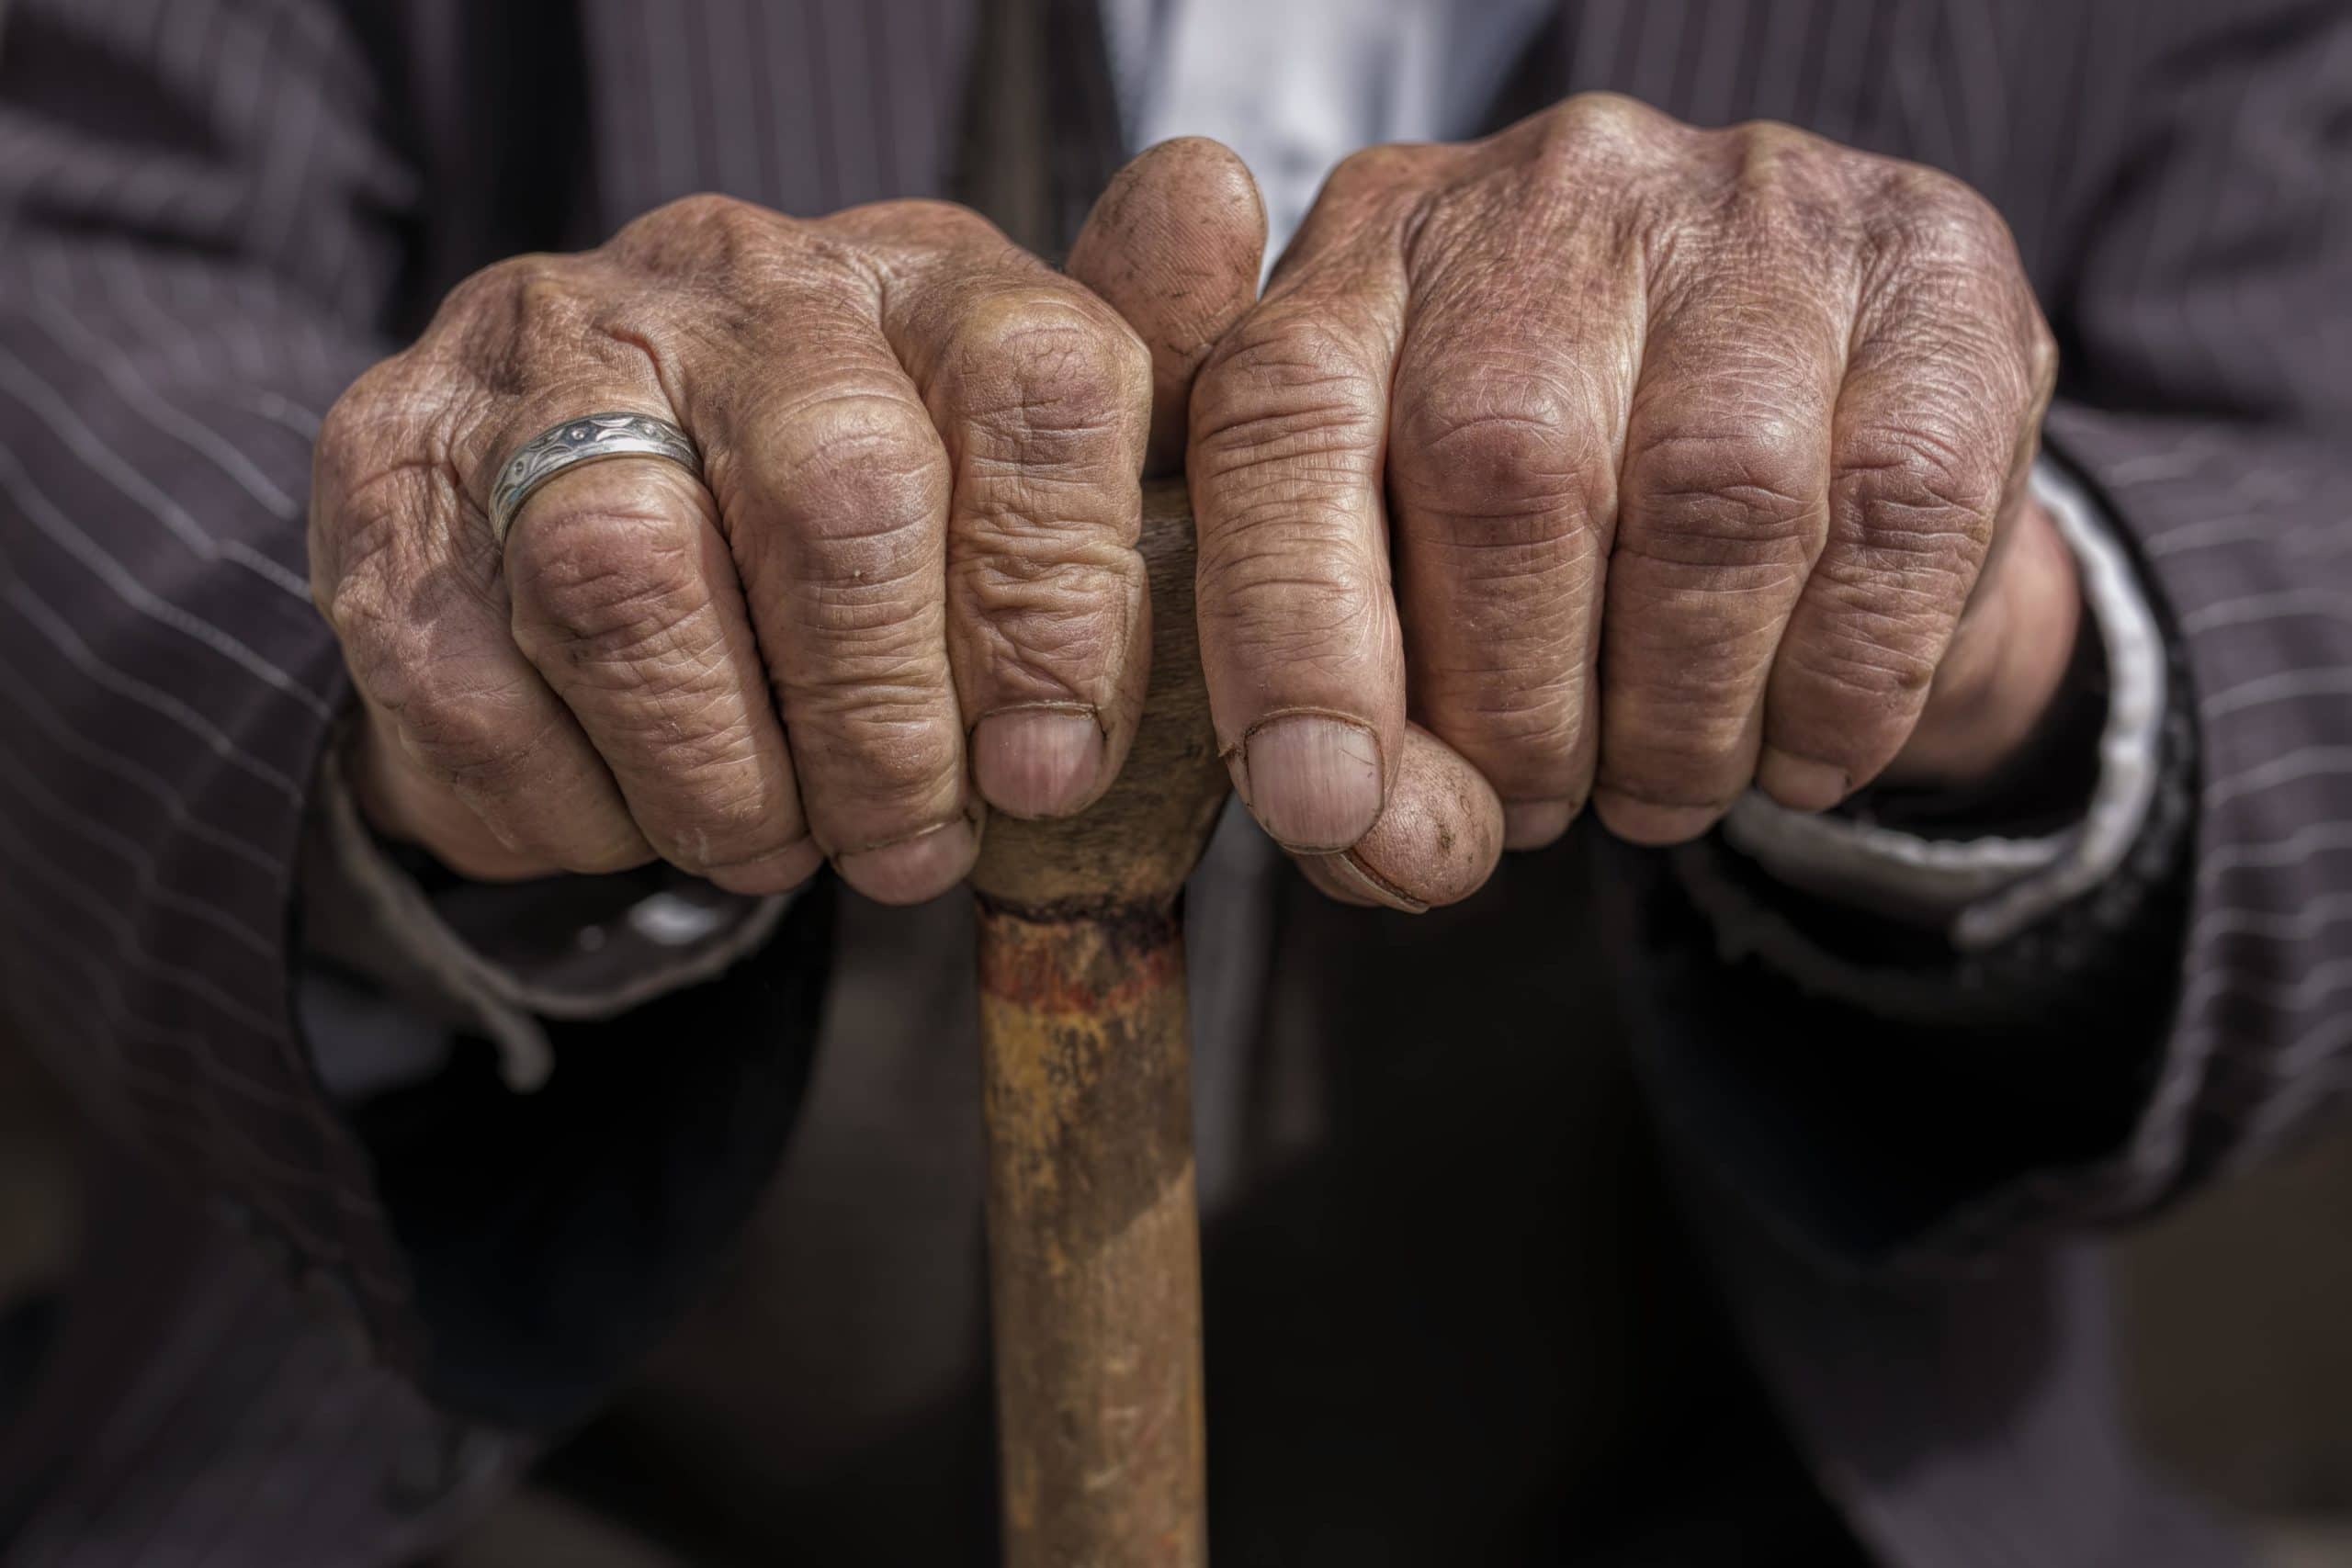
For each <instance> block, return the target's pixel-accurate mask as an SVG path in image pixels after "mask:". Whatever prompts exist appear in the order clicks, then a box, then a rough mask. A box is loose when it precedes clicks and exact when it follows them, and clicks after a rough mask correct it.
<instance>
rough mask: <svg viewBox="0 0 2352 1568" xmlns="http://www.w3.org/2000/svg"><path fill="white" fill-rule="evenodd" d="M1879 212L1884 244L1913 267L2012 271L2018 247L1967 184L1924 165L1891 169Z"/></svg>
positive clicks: (2001, 221) (1994, 212)
mask: <svg viewBox="0 0 2352 1568" xmlns="http://www.w3.org/2000/svg"><path fill="white" fill-rule="evenodd" d="M1880 197H1881V199H1880V201H1879V203H1878V204H1877V207H1876V209H1875V210H1876V211H1877V212H1878V213H1879V214H1880V222H1881V224H1882V225H1883V230H1884V236H1883V238H1884V239H1885V240H1886V241H1887V242H1889V243H1891V246H1892V248H1893V249H1894V250H1895V251H1896V252H1897V253H1898V254H1901V255H1902V256H1904V257H1905V258H1906V259H1908V260H1910V261H1911V262H1913V263H1914V264H1938V263H1940V264H1945V265H1959V266H1962V267H1966V268H1970V269H1972V270H1973V269H1976V268H1981V267H1984V266H1986V265H2003V264H2007V265H2014V258H2015V256H2016V246H2015V243H2014V242H2013V241H2012V240H2011V239H2010V236H2009V226H2008V223H2007V220H2004V219H2003V218H2002V217H2001V214H2000V212H1999V210H1998V209H1996V208H1995V207H1994V206H1993V204H1992V203H1991V202H1990V201H1987V200H1986V199H1985V197H1984V196H1983V195H1982V194H1980V193H1979V192H1978V191H1977V189H1976V188H1975V187H1974V186H1972V185H1970V184H1969V183H1968V182H1967V181H1965V180H1962V179H1961V178H1959V177H1958V176H1957V175H1948V174H1946V173H1944V172H1943V171H1942V170H1940V169H1931V168H1929V167H1928V166H1927V165H1925V164H1910V163H1901V162H1896V163H1893V164H1891V165H1890V167H1889V168H1888V170H1887V171H1886V175H1885V178H1884V180H1883V184H1882V186H1881V189H1880Z"/></svg>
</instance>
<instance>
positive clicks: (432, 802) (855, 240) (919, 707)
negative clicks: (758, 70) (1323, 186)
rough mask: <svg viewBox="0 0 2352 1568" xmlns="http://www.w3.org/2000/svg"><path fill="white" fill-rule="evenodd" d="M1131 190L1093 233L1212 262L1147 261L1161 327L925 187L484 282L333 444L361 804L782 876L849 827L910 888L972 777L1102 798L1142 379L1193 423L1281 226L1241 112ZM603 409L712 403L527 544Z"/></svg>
mask: <svg viewBox="0 0 2352 1568" xmlns="http://www.w3.org/2000/svg"><path fill="white" fill-rule="evenodd" d="M1121 191H1122V193H1123V194H1122V200H1121V201H1120V202H1119V203H1117V204H1116V206H1115V209H1109V208H1110V204H1107V203H1106V211H1105V213H1104V214H1103V216H1102V217H1101V218H1100V219H1099V220H1098V221H1097V224H1096V227H1095V229H1094V231H1091V234H1090V238H1089V250H1090V252H1091V254H1096V255H1098V256H1101V257H1103V258H1105V259H1106V264H1107V262H1108V261H1109V260H1110V259H1112V258H1119V257H1124V256H1126V255H1128V254H1134V253H1136V252H1138V251H1139V250H1144V249H1148V250H1149V251H1150V252H1151V253H1152V254H1155V255H1156V256H1159V257H1160V258H1161V261H1160V264H1159V267H1160V270H1159V271H1157V272H1155V273H1154V274H1153V276H1154V277H1155V278H1156V279H1159V280H1163V281H1164V280H1166V279H1169V278H1170V277H1174V278H1176V279H1178V280H1179V281H1180V282H1181V281H1182V280H1183V279H1184V278H1186V277H1187V276H1189V277H1190V282H1191V285H1192V286H1191V287H1189V288H1182V289H1175V288H1159V287H1156V286H1155V288H1151V289H1148V290H1142V291H1140V295H1138V291H1137V290H1136V288H1134V287H1133V280H1132V278H1128V277H1127V276H1126V271H1127V270H1131V269H1125V270H1122V271H1121V272H1120V273H1119V274H1118V276H1119V277H1120V278H1122V279H1125V281H1126V282H1127V283H1128V285H1129V287H1128V289H1127V292H1128V295H1129V296H1130V298H1140V303H1139V304H1138V305H1137V307H1136V310H1135V313H1136V316H1137V321H1138V325H1139V326H1141V327H1142V328H1144V329H1145V331H1146V333H1147V335H1149V336H1150V337H1151V338H1152V339H1153V341H1154V344H1155V348H1154V349H1152V350H1147V348H1146V346H1145V344H1144V342H1143V340H1142V338H1140V337H1139V336H1138V333H1137V331H1136V328H1131V327H1130V326H1129V324H1128V323H1127V321H1125V320H1123V319H1122V318H1121V316H1120V314H1119V312H1118V311H1117V310H1114V309H1113V308H1112V307H1111V306H1109V305H1108V304H1106V303H1105V302H1104V301H1103V299H1101V298H1100V297H1098V295H1096V294H1095V293H1094V292H1092V291H1091V290H1090V289H1089V288H1085V287H1083V286H1081V284H1080V283H1079V282H1077V281H1074V280H1073V279H1072V278H1069V277H1066V276H1061V275H1059V274H1057V273H1056V272H1054V271H1053V270H1051V269H1050V268H1048V267H1046V265H1043V264H1041V263H1040V262H1038V261H1036V260H1035V259H1033V258H1032V257H1030V256H1028V255H1026V254H1023V253H1022V252H1020V251H1019V250H1017V249H1016V248H1015V247H1013V246H1012V244H1011V243H1008V242H1007V241H1006V240H1005V238H1004V237H1003V236H1002V235H1001V234H1000V233H999V232H998V231H996V230H995V229H993V228H992V227H990V226H989V224H988V223H987V222H985V221H983V220H981V219H979V218H978V217H976V216H975V215H973V214H971V213H970V212H967V211H965V210H963V209H958V208H954V207H950V206H946V205H943V204H938V203H928V202H892V203H885V204H881V205H877V206H872V207H865V208H860V209H854V210H852V211H847V212H843V213H841V214H839V215H837V216H835V217H832V218H829V219H825V220H820V221H815V222H803V221H797V220H792V219H789V218H786V217H783V216H781V215H779V214H777V213H774V212H770V211H766V210H763V209H757V208H754V207H751V206H747V205H745V204H743V203H741V202H735V201H729V200H726V199H722V198H718V197H697V198H693V199H689V200H686V201H682V202H679V203H677V204H675V205H673V206H671V207H666V208H663V209H661V210H659V211H656V212H653V213H651V214H650V215H649V216H647V217H645V218H643V219H640V220H638V221H637V222H635V223H632V224H631V225H629V226H628V228H627V229H625V230H624V231H621V233H620V234H619V235H618V236H616V238H615V239H614V240H613V241H612V242H611V243H609V244H606V245H605V246H604V247H603V248H602V249H600V250H597V251H594V252H592V253H589V254H583V255H570V256H552V255H550V256H531V257H525V258H521V259H518V260H515V261H511V262H506V263H503V264H502V265H497V266H493V267H492V268H490V269H489V270H488V271H486V272H484V273H481V274H480V275H478V276H475V277H474V278H472V279H470V280H469V281H468V282H467V283H465V284H464V285H462V286H460V287H459V288H458V289H457V290H456V291H455V292H454V293H453V294H452V295H451V296H450V298H449V299H448V300H447V302H446V303H445V304H444V306H443V307H442V309H441V310H440V312H439V314H438V316H437V317H436V318H435V321H434V322H433V323H432V326H431V328H430V329H429V330H428V331H427V332H426V333H424V337H423V338H422V340H421V341H419V342H418V343H417V344H415V345H414V346H413V348H411V349H409V350H408V351H407V352H405V353H403V354H401V355H397V356H396V357H394V358H392V359H390V360H388V361H386V362H384V363H383V364H381V365H379V366H378V367H375V368H374V369H373V370H372V371H370V372H369V373H368V375H366V376H365V377H363V378H361V379H360V380H359V381H358V382H357V383H356V385H355V386H353V388H352V389H350V390H349V392H347V393H346V394H345V396H344V398H343V399H342V400H341V401H339V402H338V403H337V404H336V405H335V407H334V411H333V412H331V413H330V415H329V416H328V418H327V420H326V423H325V427H324V429H323V430H322V433H321V435H320V438H319V445H318V451H317V458H316V475H315V481H314V485H313V492H312V493H313V499H312V511H311V560H312V577H313V584H314V591H315V595H316V598H317V600H318V603H319V605H320V607H321V608H322V611H323V612H324V613H325V615H326V616H327V617H328V619H329V620H330V622H331V623H332V624H333V626H334V630H335V632H336V634H337V636H338V637H340V639H341V641H342V645H343V648H344V651H345V658H346V661H347V662H348V664H349V666H350V668H351V671H352V673H353V675H354V677H355V679H356V685H357V687H358V690H359V693H360V695H361V698H362V701H363V705H364V708H365V715H364V722H363V724H362V725H361V727H360V730H359V733H358V735H357V738H356V743H355V747H356V749H355V750H354V752H353V754H352V757H351V763H352V774H353V777H354V779H355V783H356V792H357V794H358V795H359V798H360V804H361V806H362V807H363V809H364V810H365V811H366V812H367V813H368V816H369V818H371V820H373V821H374V823H375V824H376V825H377V826H378V827H379V829H382V830H384V831H386V832H388V833H390V834H392V835H394V836H397V837H401V838H403V839H407V840H413V841H416V842H419V843H422V844H424V846H426V847H427V848H429V849H431V850H432V851H434V852H435V853H436V854H437V855H438V856H439V857H440V858H441V859H442V860H444V861H445V862H447V863H449V864H450V865H452V866H453V867H455V868H456V869H458V870H460V871H463V872H467V873H469V874H477V875H485V876H519V875H530V874H547V873H550V872H554V871H557V870H567V869H568V870H577V871H600V870H609V869H616V868H619V867H624V866H628V865H632V864H636V863H640V862H643V861H646V860H648V859H650V858H651V857H652V856H655V855H659V856H661V857H662V858H664V859H666V860H669V861H671V862H673V863H676V864H677V865H679V866H682V867H684V868H685V869H686V870H688V871H692V872H696V873H700V874H704V875H707V876H708V877H710V878H712V879H713V880H714V881H716V882H718V884H720V885H721V886H726V887H729V888H732V889H736V890H738V891H742V892H751V893H763V892H772V891H776V890H780V889H783V888H786V887H788V886H792V885H793V884H795V883H797V882H798V881H800V880H801V879H803V878H804V877H806V876H807V875H808V874H809V873H810V872H811V871H812V870H814V869H815V867H816V866H817V865H818V863H820V859H821V858H824V857H830V858H831V860H832V862H833V863H835V864H836V865H837V866H838V867H839V869H840V871H841V873H842V875H843V877H845V878H846V879H847V880H848V881H849V882H850V883H851V884H852V885H853V886H856V887H857V888H859V889H861V890H862V891H864V892H865V893H867V894H869V895H871V896H873V897H877V898H882V899H886V900H891V901H905V900H911V899H918V898H923V897H930V896H932V895H933V894H936V893H939V892H941V891H943V890H944V889H945V888H947V887H949V886H952V885H953V884H955V883H956V882H957V881H958V880H960V879H961V878H962V877H963V875H964V874H965V873H966V872H967V870H968V869H969V867H970V865H971V863H972V858H973V855H974V852H975V851H976V848H977V845H978V830H979V820H980V817H981V814H982V812H983V809H984V807H986V806H992V807H996V808H998V809H1000V810H1004V811H1008V812H1012V813H1017V814H1022V815H1055V814H1060V813H1066V812H1070V811H1074V810H1077V809H1080V808H1081V807H1084V806H1085V805H1086V804H1087V803H1088V802H1089V801H1091V799H1092V798H1093V797H1094V796H1095V795H1098V794H1099V793H1100V792H1101V791H1102V790H1103V788H1104V787H1105V786H1106V785H1107V784H1109V783H1110V781H1111V780H1112V778H1113V777H1114V774H1115V773H1116V772H1117V770H1118V767H1119V765H1120V762H1121V760H1122V758H1123V756H1124V754H1125V750H1126V747H1127V744H1128V741H1129V739H1130V738H1131V736H1132V735H1133V733H1134V729H1135V724H1136V709H1137V705H1138V703H1139V701H1140V695H1141V691H1142V681H1143V677H1144V675H1145V672H1146V671H1147V668H1148V647H1149V644H1148V638H1149V636H1150V628H1149V622H1148V599H1147V597H1146V594H1145V580H1144V570H1143V564H1142V561H1141V558H1139V557H1138V555H1137V554H1136V548H1135V545H1136V529H1137V525H1138V509H1139V506H1140V489H1139V478H1140V475H1141V473H1142V470H1143V468H1144V462H1145V457H1146V451H1147V444H1148V440H1149V437H1150V433H1151V429H1152V417H1153V394H1154V389H1155V385H1157V387H1158V389H1159V393H1160V397H1161V400H1162V403H1163V405H1165V406H1166V407H1168V408H1172V409H1173V410H1174V411H1175V412H1174V414H1173V415H1172V416H1170V415H1169V414H1167V413H1165V412H1164V413H1163V417H1162V423H1163V424H1164V425H1166V426H1167V428H1168V429H1169V430H1170V431H1171V432H1173V431H1177V430H1181V428H1182V407H1183V399H1184V395H1185V393H1186V390H1187V389H1188V388H1189V384H1190V379H1191V375H1192V371H1193V368H1194V367H1197V365H1198V363H1199V361H1200V359H1201V358H1202V357H1203V355H1204V354H1205V352H1206V350H1207V346H1208V344H1210V343H1211V342H1213V341H1214V340H1215V339H1216V336H1217V335H1218V334H1219V333H1221V332H1222V331H1223V330H1224V328H1225V327H1226V326H1227V325H1228V324H1229V323H1230V321H1231V320H1232V319H1233V316H1234V315H1235V314H1236V313H1237V312H1238V310H1240V309H1241V308H1242V307H1243V306H1245V305H1246V304H1247V303H1248V302H1249V301H1250V298H1251V297H1252V295H1253V294H1254V292H1255V284H1256V274H1257V267H1258V259H1259V254H1260V251H1261V248H1262V245H1263V239H1264V235H1263V228H1264V223H1263V218H1262V215H1261V212H1260V210H1259V209H1258V207H1257V197H1256V193H1255V190H1254V188H1253V187H1252V186H1250V182H1249V179H1248V176H1247V175H1246V174H1245V173H1243V172H1242V171H1241V170H1240V169H1239V167H1238V164H1236V163H1235V161H1234V160H1233V159H1232V156H1231V154H1230V153H1227V152H1224V150H1223V149H1221V148H1216V147H1215V146H1213V145H1212V144H1207V143H1200V142H1189V143H1181V144H1172V145H1171V146H1170V148H1167V149H1163V150H1161V151H1160V152H1158V153H1157V154H1154V155H1151V156H1149V157H1148V158H1147V160H1144V161H1139V164H1138V165H1136V167H1135V168H1133V169H1131V170H1130V171H1129V174H1128V175H1127V176H1126V177H1125V180H1124V181H1123V183H1122V186H1121ZM1196 230H1197V233H1196ZM1129 235H1133V236H1135V238H1134V240H1133V242H1132V243H1130V240H1129V239H1128V238H1127V236H1129ZM1188 267H1189V268H1190V269H1191V271H1190V273H1189V274H1188V273H1187V272H1186V269H1187V268H1188ZM611 411H617V412H634V413H643V414H650V415H653V416H656V417H658V418H660V419H663V420H666V421H669V422H672V423H675V424H677V425H679V426H681V427H683V428H684V430H685V431H686V432H687V434H689V435H690V436H691V437H692V439H693V441H694V444H695V447H696V448H697V449H698V451H699V456H700V459H701V466H702V478H701V479H699V480H697V479H696V478H695V476H694V475H693V474H692V473H691V472H689V471H688V470H686V469H684V468H680V467H677V466H674V465H673V464H670V463H667V462H663V461H659V460H650V459H635V460H616V461H606V462H599V463H595V464H593V465H582V466H579V467H575V468H568V469H566V470H565V471H563V472H561V473H560V474H559V475H557V476H556V477H555V478H553V479H550V480H549V481H548V482H547V483H546V484H545V485H544V486H543V487H542V488H540V489H539V490H537V491H536V492H534V493H532V494H531V495H530V497H529V499H528V500H527V501H526V503H525V504H524V505H523V506H522V508H521V509H520V511H519V512H518V513H517V514H516V515H515V518H514V521H513V525H512V527H511V529H510V530H509V532H508V533H507V535H506V537H505V540H504V543H503V549H502V547H501V546H500V544H499V542H498V541H497V540H495V539H494V538H493V537H492V530H491V527H490V524H489V519H488V516H487V512H488V508H489V505H490V500H491V491H492V486H493V485H494V484H495V483H496V481H497V479H498V478H499V474H500V471H501V468H503V465H504V463H505V462H506V459H507V458H508V457H509V455H510V454H512V453H514V452H515V450H516V449H517V448H518V447H520V446H523V445H524V444H525V443H526V442H528V441H530V440H531V439H532V438H533V437H534V436H536V435H537V434H540V433H541V432H543V431H545V430H547V429H548V428H549V427H550V426H554V425H559V424H561V423H565V422H567V421H572V420H577V419H580V418H582V416H584V415H587V414H591V413H597V412H611ZM1170 445H1171V446H1172V445H1173V443H1170Z"/></svg>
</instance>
